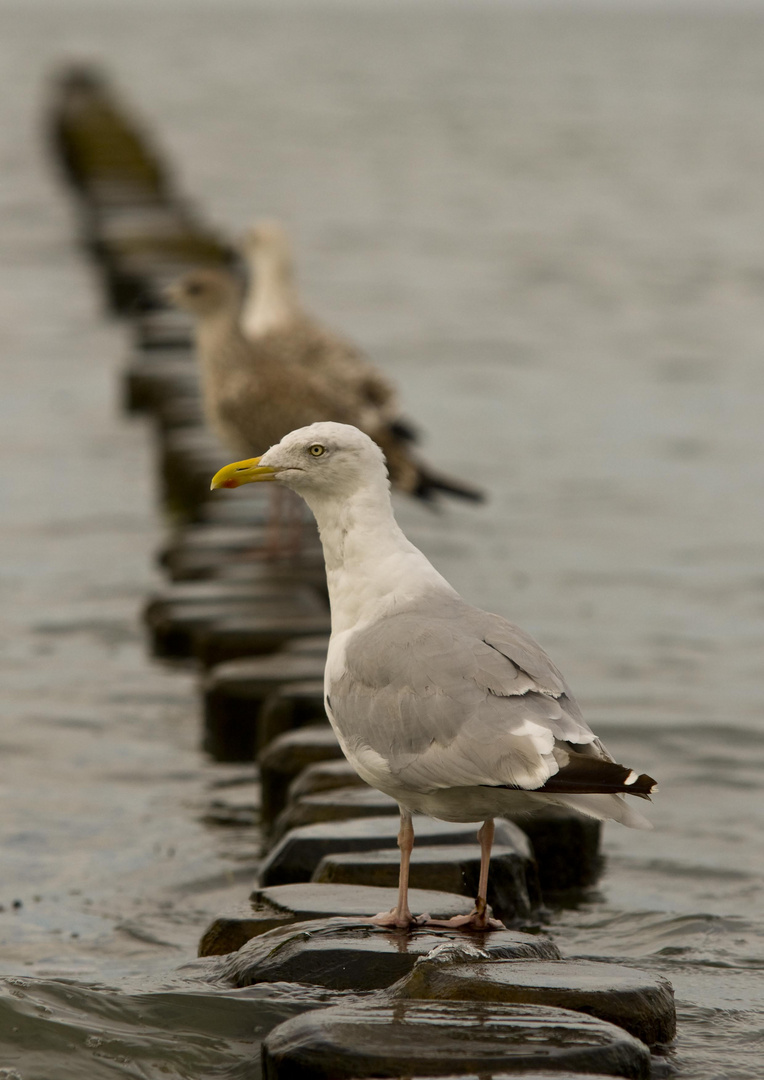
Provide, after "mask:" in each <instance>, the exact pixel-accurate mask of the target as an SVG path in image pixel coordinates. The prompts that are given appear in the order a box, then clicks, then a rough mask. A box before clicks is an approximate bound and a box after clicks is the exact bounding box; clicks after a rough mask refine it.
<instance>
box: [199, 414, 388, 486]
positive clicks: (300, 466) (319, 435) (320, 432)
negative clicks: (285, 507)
mask: <svg viewBox="0 0 764 1080" xmlns="http://www.w3.org/2000/svg"><path fill="white" fill-rule="evenodd" d="M263 480H270V481H274V480H275V481H278V482H279V483H282V484H285V485H286V486H287V487H290V488H292V490H293V491H296V492H297V493H298V494H299V495H302V496H303V498H305V499H306V500H307V501H308V502H311V501H313V500H314V499H317V500H323V499H327V498H330V499H336V500H338V501H345V500H346V499H348V498H349V497H350V496H351V495H353V494H355V493H356V492H357V491H360V490H361V489H364V488H366V489H377V490H380V489H381V490H382V491H383V492H389V488H390V484H389V481H388V479H387V466H386V465H385V458H384V455H383V453H382V451H381V450H380V448H379V447H378V446H377V444H376V443H375V442H374V441H373V440H372V439H370V438H369V436H368V435H364V433H363V432H362V431H359V430H358V428H356V427H351V426H350V425H349V424H336V423H334V422H333V421H325V422H322V423H318V424H311V425H310V426H309V427H303V428H298V429H297V430H296V431H290V433H289V434H288V435H285V436H284V438H283V439H282V440H281V442H279V443H276V445H275V446H272V447H271V448H270V450H268V451H267V452H266V453H265V454H263V455H262V457H259V458H250V459H249V460H247V461H236V462H234V463H233V464H232V465H226V466H225V468H223V469H221V470H220V471H219V472H218V473H216V474H215V476H214V477H213V479H212V487H213V488H219V487H239V485H241V484H251V483H256V482H258V481H263Z"/></svg>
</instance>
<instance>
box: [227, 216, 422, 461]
mask: <svg viewBox="0 0 764 1080" xmlns="http://www.w3.org/2000/svg"><path fill="white" fill-rule="evenodd" d="M243 249H244V254H245V256H246V258H247V262H248V264H249V287H248V290H247V293H246V296H245V298H244V304H243V307H242V313H241V327H242V330H243V332H244V336H245V337H247V338H249V340H250V341H254V342H255V343H259V342H262V343H264V344H266V345H270V346H271V347H274V346H275V347H277V348H279V349H281V350H283V351H284V353H285V354H286V355H288V356H289V358H290V359H292V360H294V362H295V363H297V364H301V365H303V366H304V367H305V368H307V369H309V370H312V371H314V372H317V373H318V374H320V375H321V377H322V378H323V379H324V381H325V382H326V383H327V384H328V385H331V386H335V387H337V388H339V389H340V390H341V391H342V392H348V391H351V392H352V393H354V394H355V395H357V397H358V400H359V401H360V402H362V403H363V405H364V406H365V407H366V408H367V409H369V410H372V412H373V413H376V414H377V415H378V418H379V422H380V423H382V424H384V425H385V426H387V427H389V428H390V429H391V430H392V431H393V433H394V434H396V435H398V436H399V437H400V438H403V439H408V440H410V441H414V429H413V428H412V426H411V424H410V423H409V421H407V420H404V419H402V418H401V416H400V406H399V403H398V399H397V394H396V392H395V388H394V386H393V384H392V383H391V382H390V380H389V379H387V378H386V377H385V376H384V375H383V374H382V372H381V371H380V370H379V369H378V368H376V367H375V366H374V365H373V364H372V363H370V362H369V361H368V360H367V359H366V357H365V356H364V355H363V353H362V352H361V350H360V349H359V348H358V346H356V345H355V344H354V343H353V342H352V341H348V340H347V338H345V337H343V336H341V335H340V334H337V333H335V332H334V331H333V330H330V329H328V328H327V327H325V326H324V325H323V324H322V323H320V322H319V321H318V320H317V319H315V318H314V317H313V316H312V315H311V314H309V313H308V312H307V311H306V310H305V308H304V307H303V306H302V303H301V301H300V297H299V294H298V291H297V285H296V282H295V270H294V259H293V257H292V250H291V246H290V243H289V237H288V235H287V233H286V230H285V229H284V227H283V226H282V225H280V224H279V223H278V222H275V221H264V222H260V223H259V224H257V225H254V226H252V228H250V229H249V230H248V231H247V233H246V234H245V236H244V241H243Z"/></svg>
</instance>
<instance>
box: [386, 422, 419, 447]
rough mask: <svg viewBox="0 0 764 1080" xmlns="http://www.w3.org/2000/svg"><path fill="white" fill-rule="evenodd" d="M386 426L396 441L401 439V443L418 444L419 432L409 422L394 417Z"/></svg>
mask: <svg viewBox="0 0 764 1080" xmlns="http://www.w3.org/2000/svg"><path fill="white" fill-rule="evenodd" d="M387 426H388V428H389V429H390V432H391V433H392V434H393V435H394V436H395V438H396V439H401V440H402V442H410V443H415V442H419V432H418V431H417V429H416V428H415V427H414V425H413V424H412V423H411V422H410V421H409V420H404V419H403V417H400V416H396V417H395V419H394V420H391V421H390V423H389V424H388V425H387Z"/></svg>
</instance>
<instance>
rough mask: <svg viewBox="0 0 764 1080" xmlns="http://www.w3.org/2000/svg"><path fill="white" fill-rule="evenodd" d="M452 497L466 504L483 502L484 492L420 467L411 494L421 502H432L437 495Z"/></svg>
mask: <svg viewBox="0 0 764 1080" xmlns="http://www.w3.org/2000/svg"><path fill="white" fill-rule="evenodd" d="M441 493H442V494H444V495H454V496H455V497H456V498H457V499H466V500H467V501H468V502H475V503H481V502H485V498H486V495H485V492H484V491H481V490H480V488H476V487H472V485H471V484H465V483H464V482H463V481H462V480H452V479H451V477H450V476H441V475H440V474H439V473H436V472H433V471H432V470H431V469H430V468H428V467H426V466H420V467H419V471H418V474H417V480H416V487H415V488H414V491H413V493H412V494H414V495H415V496H416V498H417V499H421V500H422V501H423V502H427V503H429V502H433V501H434V500H435V499H436V498H437V497H438V495H439V494H441Z"/></svg>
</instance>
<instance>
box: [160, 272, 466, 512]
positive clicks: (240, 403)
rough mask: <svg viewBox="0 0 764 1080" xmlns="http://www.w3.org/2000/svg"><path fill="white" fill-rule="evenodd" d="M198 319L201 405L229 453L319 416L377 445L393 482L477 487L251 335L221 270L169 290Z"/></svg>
mask: <svg viewBox="0 0 764 1080" xmlns="http://www.w3.org/2000/svg"><path fill="white" fill-rule="evenodd" d="M167 291H168V295H169V297H170V299H171V300H172V301H173V302H174V303H175V304H176V305H177V306H178V307H181V308H183V309H185V310H187V311H190V312H191V313H192V314H193V315H194V317H195V319H196V345H197V354H198V357H199V363H200V369H201V379H202V394H203V400H204V410H205V414H206V417H207V421H208V423H209V425H210V427H211V428H212V429H213V430H214V431H215V432H216V433H217V434H218V436H219V437H220V439H221V440H222V442H223V444H224V445H225V446H228V447H230V448H231V452H232V453H234V454H252V453H255V452H256V451H257V450H258V449H260V448H261V447H263V446H270V445H272V444H273V443H277V442H278V441H279V439H282V438H283V437H284V435H286V434H288V433H289V432H290V431H292V429H293V428H297V427H302V426H303V425H305V424H310V423H313V422H314V421H318V420H335V421H339V422H341V423H346V424H353V425H355V426H356V427H359V428H361V429H362V430H363V431H365V432H366V433H367V434H368V435H370V436H371V437H372V438H373V439H374V441H375V442H377V443H378V444H379V445H380V446H381V447H382V449H383V451H384V453H385V456H386V458H387V462H388V466H389V469H390V477H391V479H392V482H393V484H394V486H395V487H396V488H399V489H400V490H401V491H404V492H406V493H408V494H410V495H414V496H416V497H417V498H420V499H423V500H425V501H429V500H432V499H433V498H434V497H436V496H437V495H438V494H439V493H440V492H443V493H444V494H449V495H456V496H459V497H460V498H464V499H470V500H472V501H481V500H482V498H483V495H482V493H481V492H480V491H479V490H478V489H476V488H474V487H472V486H470V485H469V484H464V483H462V482H461V481H460V480H453V479H451V478H450V477H445V476H442V475H440V474H439V473H436V472H435V471H434V470H433V469H431V468H430V466H429V465H426V464H424V463H423V462H422V461H421V460H419V459H418V458H417V457H415V456H414V454H413V452H412V450H411V448H410V446H409V443H408V441H407V440H406V439H403V438H401V436H400V435H399V434H397V433H396V431H395V430H393V429H392V428H391V427H390V425H388V424H387V423H386V422H385V421H384V420H383V418H381V417H380V414H379V410H378V409H377V408H376V407H373V406H370V405H369V404H368V403H367V402H364V401H362V400H360V399H359V397H358V395H357V394H356V393H355V392H354V390H353V388H352V387H346V386H343V385H342V383H341V380H338V379H335V380H331V381H330V380H326V379H325V378H324V377H323V376H322V375H321V373H320V372H318V371H315V370H311V369H310V368H309V367H306V366H305V365H302V364H298V363H295V361H294V355H293V354H292V353H291V352H290V350H289V349H287V348H285V347H284V344H283V341H281V339H280V338H272V337H270V336H269V337H267V338H262V339H260V340H259V341H250V340H247V338H245V337H244V335H243V333H242V331H241V329H240V325H239V320H240V314H241V289H240V286H239V282H238V281H237V279H236V278H235V277H234V275H233V274H231V273H230V272H229V271H227V270H222V269H221V270H219V269H214V270H211V269H210V270H194V271H192V272H191V273H190V274H186V275H185V276H184V277H182V278H181V279H180V280H179V281H178V282H176V283H175V284H174V285H172V286H170V288H169V289H168V290H167Z"/></svg>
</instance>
